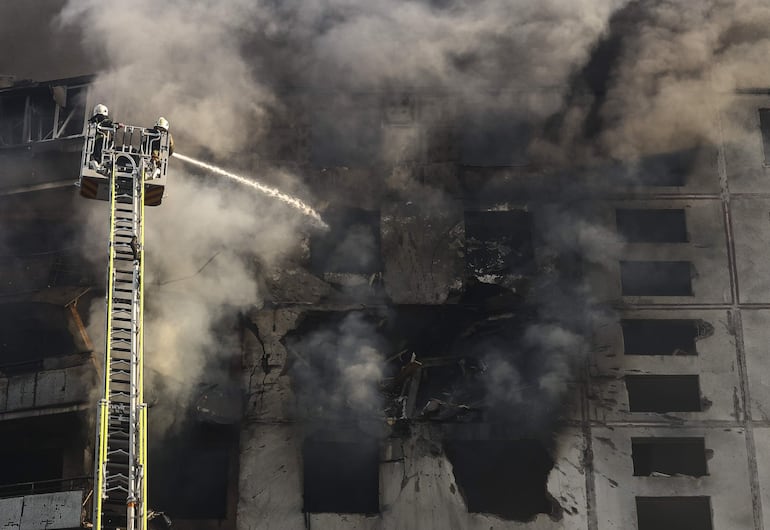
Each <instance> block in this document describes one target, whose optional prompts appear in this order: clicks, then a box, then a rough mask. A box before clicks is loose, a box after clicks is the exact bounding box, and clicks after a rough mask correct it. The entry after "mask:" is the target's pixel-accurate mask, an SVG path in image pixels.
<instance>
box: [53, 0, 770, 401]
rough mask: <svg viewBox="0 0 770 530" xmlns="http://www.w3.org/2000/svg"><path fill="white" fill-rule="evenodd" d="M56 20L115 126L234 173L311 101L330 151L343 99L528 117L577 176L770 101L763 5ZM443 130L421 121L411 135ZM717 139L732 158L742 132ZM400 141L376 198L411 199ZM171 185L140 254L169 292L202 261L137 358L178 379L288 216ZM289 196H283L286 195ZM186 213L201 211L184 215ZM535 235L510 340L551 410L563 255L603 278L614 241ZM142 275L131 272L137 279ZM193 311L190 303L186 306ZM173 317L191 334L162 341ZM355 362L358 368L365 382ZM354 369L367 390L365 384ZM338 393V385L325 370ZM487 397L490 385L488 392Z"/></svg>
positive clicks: (572, 289)
mask: <svg viewBox="0 0 770 530" xmlns="http://www.w3.org/2000/svg"><path fill="white" fill-rule="evenodd" d="M61 21H62V23H63V24H65V25H77V26H82V27H84V28H86V31H84V38H85V41H86V45H87V47H88V49H90V50H93V51H94V53H95V54H96V55H98V56H100V57H104V58H105V60H104V62H105V64H106V65H107V67H106V68H105V70H104V71H103V72H102V73H101V74H100V75H99V77H98V79H97V90H98V91H99V93H101V94H104V97H105V99H106V100H109V101H110V102H111V103H112V105H113V107H114V110H115V113H116V114H117V118H118V119H120V120H125V121H127V122H132V123H147V124H150V123H152V122H153V121H154V119H155V118H156V117H157V116H158V115H161V114H162V115H164V116H166V117H168V118H169V119H170V120H171V123H172V131H173V132H174V133H175V134H176V136H177V139H178V142H179V144H180V145H182V146H184V145H188V146H191V147H192V146H194V147H195V150H196V151H203V152H208V153H211V154H213V155H215V156H217V157H219V158H220V160H226V161H228V162H230V163H233V164H236V165H239V166H242V165H248V163H247V162H246V161H244V159H245V158H246V157H241V156H239V153H243V152H244V151H245V150H246V149H248V148H249V147H251V146H254V145H256V144H258V143H259V142H260V140H261V139H262V138H263V136H261V135H262V134H264V132H265V131H266V130H268V128H269V127H270V119H271V117H273V116H275V117H277V119H281V118H282V117H286V116H289V115H291V110H292V109H291V107H292V105H293V104H295V103H296V102H298V101H299V102H300V103H303V104H304V105H305V107H304V109H303V110H305V111H307V110H310V109H314V105H315V103H316V101H317V100H316V98H317V91H324V90H325V91H330V92H333V93H334V96H333V98H332V99H334V100H336V101H337V102H339V101H341V102H342V104H340V108H342V109H348V110H347V111H342V112H340V113H337V114H335V113H334V112H331V113H330V115H329V116H327V118H325V119H326V120H327V121H330V122H332V123H334V124H336V125H339V126H340V131H341V132H340V135H341V137H342V138H345V137H347V138H350V137H354V138H367V136H365V135H364V132H365V131H364V129H365V127H362V126H361V125H360V124H358V123H357V121H356V120H355V119H350V117H349V116H348V114H347V113H346V112H357V111H356V109H357V108H358V107H356V101H357V99H356V98H357V97H358V96H359V95H360V94H362V93H366V92H369V91H372V92H378V91H383V92H400V91H406V92H408V91H422V92H424V93H431V92H432V91H435V92H436V93H440V94H449V95H451V96H452V97H453V98H454V99H453V100H452V105H454V106H455V108H454V110H453V114H452V116H451V117H450V118H449V120H450V121H451V120H456V119H457V117H458V116H462V115H463V114H466V113H469V114H475V115H481V116H499V115H506V116H511V117H512V119H524V120H526V121H527V122H528V123H529V125H530V128H531V129H532V130H533V131H534V132H533V135H532V141H531V145H529V146H528V147H529V150H528V151H529V155H530V156H531V158H532V162H534V163H536V164H537V163H541V162H545V163H549V164H554V163H557V164H558V163H561V164H562V165H563V167H574V166H575V165H590V164H593V165H594V167H598V168H599V169H598V171H603V169H602V168H604V167H605V166H604V165H603V164H605V163H606V162H608V161H616V160H620V159H623V160H629V159H630V160H632V161H634V160H644V159H645V158H647V157H652V156H655V155H658V154H661V153H667V152H670V151H676V150H681V149H690V148H697V147H700V146H703V145H706V146H709V145H713V144H714V143H715V141H716V138H717V135H716V131H718V129H719V127H721V126H722V125H721V124H720V123H719V120H718V119H717V116H718V114H717V111H722V110H726V109H728V108H729V107H730V105H731V103H732V100H733V97H732V96H731V94H732V92H733V91H734V89H736V88H738V87H747V86H748V87H752V86H770V73H768V70H767V69H763V68H760V67H757V65H761V64H763V62H764V59H765V58H766V57H768V56H770V53H768V52H770V39H769V38H768V37H770V29H768V28H770V8H768V7H767V6H766V5H765V3H764V2H763V0H740V1H738V2H726V3H725V2H719V1H716V0H713V1H709V2H694V1H683V2H666V1H656V2H640V1H624V0H582V1H571V0H550V1H545V2H523V1H519V2H510V1H505V0H481V1H477V2H469V1H464V0H378V1H374V0H367V1H363V2H353V1H350V0H326V1H299V0H289V1H286V2H272V1H263V2H250V1H247V0H230V1H222V2H213V1H209V2H202V3H196V4H194V5H191V4H190V3H189V2H183V1H181V0H171V1H168V2H164V3H161V4H158V3H157V2H151V1H150V0H140V1H138V2H133V3H131V4H125V3H118V2H117V1H108V2H104V1H97V0H71V1H70V2H69V3H68V5H67V7H66V8H65V9H64V11H63V12H62V14H61ZM297 87H299V88H297ZM289 93H291V94H292V97H294V96H298V94H299V96H301V97H299V96H298V97H297V99H290V98H289V96H288V95H287V94H289ZM303 98H304V99H303ZM439 114H441V113H439ZM444 118H446V117H445V116H443V115H440V116H438V117H436V116H427V115H426V116H424V120H425V123H424V124H423V125H422V126H423V127H427V128H428V134H427V136H430V133H431V132H432V131H431V127H432V126H433V125H435V123H434V121H435V122H438V121H440V120H441V119H444ZM348 122H350V124H349V125H348ZM340 124H342V125H340ZM318 126H319V127H323V126H324V124H323V123H319V124H318ZM375 126H379V125H378V124H375ZM330 130H335V129H334V128H333V127H331V128H330ZM723 133H726V134H727V137H728V142H735V143H740V142H741V140H742V139H743V138H744V137H745V135H747V134H749V131H747V130H742V129H736V130H732V129H730V130H726V131H723ZM330 137H331V138H333V136H330ZM180 140H182V141H180ZM396 144H397V142H396ZM416 144H417V142H411V141H407V142H406V145H405V146H401V145H395V146H394V145H393V144H392V143H390V142H389V141H387V140H385V141H383V142H382V145H380V146H377V147H378V149H379V150H380V151H381V152H380V153H379V158H378V159H377V163H382V164H383V166H384V174H385V175H386V179H387V181H388V185H389V186H391V187H395V188H402V189H405V190H407V191H408V192H409V193H413V192H414V191H415V190H414V186H413V180H414V175H413V174H412V171H411V168H410V167H408V166H409V164H408V163H407V162H408V160H409V159H410V157H411V156H413V153H412V151H413V150H415V149H416V147H415V145H416ZM180 150H181V149H180ZM330 165H331V164H330ZM172 169H173V170H174V171H176V170H177V169H176V168H174V167H173V166H172ZM248 169H254V168H253V167H250V168H248ZM660 170H661V171H665V170H666V168H665V167H663V168H660ZM281 175H282V176H281V177H280V178H278V179H277V180H276V182H279V183H285V182H286V181H287V178H289V177H287V174H285V173H282V174H281ZM181 181H182V179H181V178H180V179H175V181H174V183H173V186H170V193H171V194H172V195H171V196H170V197H169V200H168V201H167V204H165V205H164V206H162V207H161V208H160V209H159V210H158V216H163V217H167V219H166V221H167V222H166V223H164V222H150V223H149V224H148V230H149V232H150V233H149V234H148V249H150V250H152V249H153V245H159V247H158V248H161V247H160V246H162V248H163V251H162V252H163V253H164V254H165V253H168V256H167V257H166V258H165V259H166V261H163V260H160V261H156V262H155V266H156V267H157V269H156V270H155V271H154V272H153V274H156V275H157V276H156V278H155V280H156V281H157V282H160V283H162V282H164V281H166V282H168V281H169V280H171V279H174V278H176V277H178V276H177V274H176V272H177V271H179V272H180V274H181V276H184V275H185V274H186V273H187V272H191V273H192V272H195V270H196V265H197V266H202V265H203V264H205V263H206V261H207V260H208V259H209V258H212V257H213V259H212V261H211V262H210V263H209V264H208V265H207V266H206V267H205V268H204V269H202V271H201V272H200V273H197V276H196V277H197V278H198V280H200V282H197V281H196V286H195V287H192V288H190V289H187V287H186V282H190V281H192V280H185V281H184V282H181V281H180V282H178V283H171V284H169V283H166V284H165V285H162V286H161V287H160V289H159V293H160V292H163V289H168V290H171V289H172V288H176V287H181V286H182V285H185V288H184V289H181V290H180V293H179V296H182V297H183V299H177V298H175V297H174V295H173V292H170V293H169V294H168V295H166V294H164V295H162V296H159V297H158V301H157V303H156V305H154V306H153V307H152V311H154V312H155V313H154V314H155V315H156V316H157V317H158V320H159V321H160V325H159V327H158V328H156V329H157V331H154V332H153V336H151V337H148V348H153V347H158V348H159V349H160V345H161V344H164V347H163V348H162V349H164V351H168V352H169V353H168V355H169V360H168V362H169V363H172V362H175V361H172V359H171V358H172V356H174V355H181V356H182V357H181V359H182V361H181V362H184V361H183V359H184V357H183V356H184V355H189V350H190V349H197V350H198V351H199V352H200V355H201V358H203V357H205V356H206V355H208V351H209V350H211V349H216V347H217V344H218V342H217V340H216V337H215V335H213V334H210V333H209V334H206V333H205V332H203V331H202V330H208V329H209V328H208V326H207V325H206V322H209V321H210V319H211V318H213V317H215V316H216V315H217V314H218V312H219V311H220V310H222V308H225V307H227V306H230V305H235V306H239V307H240V306H243V305H247V304H249V303H257V302H258V300H259V297H258V294H257V293H256V292H255V291H256V285H255V283H254V280H253V277H254V271H253V269H251V268H250V266H249V263H248V260H246V261H244V257H243V256H244V255H257V256H259V258H260V260H264V259H266V260H267V261H268V262H269V261H270V259H271V258H270V256H279V255H280V254H281V253H282V252H284V251H285V250H286V249H287V248H288V246H290V245H291V241H292V240H293V237H292V230H293V229H292V228H291V227H292V226H293V223H294V221H293V219H294V218H293V217H292V218H287V220H289V222H288V224H287V223H284V224H282V223H279V222H276V221H275V220H274V219H271V220H269V221H268V219H270V218H269V216H268V215H267V214H266V213H265V212H264V210H263V209H262V207H259V208H257V207H254V206H250V205H249V204H245V203H247V202H248V201H247V200H246V198H245V197H239V198H237V199H236V198H235V197H233V200H232V201H231V200H223V197H224V195H222V194H223V193H224V192H222V190H221V189H219V186H216V185H211V186H207V187H203V188H201V187H200V186H198V185H193V184H189V186H191V189H189V190H187V191H185V186H188V184H184V185H183V184H180V182H181ZM296 182H297V181H293V182H291V183H290V184H287V185H289V186H290V188H291V189H296ZM377 184H380V183H377ZM419 191H420V195H419V202H421V203H425V204H428V203H430V202H431V200H433V199H434V198H435V197H441V194H440V193H439V192H438V191H437V190H433V189H431V188H430V187H421V188H420V189H419ZM573 191H574V190H570V189H566V190H563V194H562V196H558V197H553V200H554V202H559V201H565V202H566V201H569V200H571V199H572V198H573V197H572V196H570V195H571V194H572V193H573ZM580 192H581V193H583V194H585V193H587V192H586V191H585V190H580ZM204 195H205V196H206V197H205V198H204V197H203V196H204ZM174 196H177V197H179V196H181V197H183V200H179V201H178V202H177V199H176V198H175V197H174ZM347 199H348V200H350V201H353V202H354V203H355V199H356V198H355V197H348V198H347ZM254 200H255V201H256V200H257V199H256V198H255V199H254ZM197 201H209V202H206V203H205V204H203V207H202V208H201V209H198V208H196V207H195V206H193V205H194V204H196V202H197ZM436 204H442V201H440V200H439V201H436ZM191 212H193V213H191ZM203 212H205V213H206V216H205V217H204V215H203ZM181 220H184V222H179V223H176V221H181ZM152 221H154V220H152ZM185 223H192V224H185ZM252 223H253V224H252ZM190 226H196V227H198V230H197V231H192V230H191V229H190ZM254 226H258V227H260V229H259V230H256V231H255V230H254V228H253V227H254ZM183 234H194V236H193V237H183ZM245 234H251V237H248V236H246V235H245ZM543 237H544V238H545V239H546V240H548V245H549V246H550V248H552V249H554V251H555V253H556V254H558V255H559V257H556V258H554V263H556V265H554V267H555V268H557V269H558V268H561V269H564V273H563V274H562V272H560V273H559V274H560V275H561V276H562V277H561V279H560V280H559V281H558V282H550V281H548V280H543V281H542V282H536V285H535V287H534V293H533V295H532V296H533V300H534V301H535V303H536V304H537V305H538V308H539V314H540V315H541V317H540V318H541V321H540V322H538V323H537V324H535V325H534V326H533V327H532V329H531V331H529V332H527V333H526V334H525V339H524V340H525V343H526V345H527V346H526V347H527V349H529V350H532V351H537V350H541V351H542V355H541V356H540V357H542V358H543V359H547V360H546V361H544V362H543V365H542V368H541V369H540V370H539V371H538V372H537V377H536V384H537V385H538V386H539V387H542V388H543V389H544V392H546V393H548V395H556V394H557V393H558V392H554V391H552V389H557V388H558V387H559V385H561V384H562V383H563V382H565V380H566V378H568V376H569V373H570V369H571V367H572V366H573V365H574V361H575V359H574V358H571V357H570V355H571V353H572V352H574V351H579V350H584V349H585V344H584V342H583V339H582V337H581V333H580V323H578V322H576V321H575V319H576V315H577V316H580V317H584V316H585V314H586V313H585V310H586V308H587V307H590V306H591V303H592V302H593V299H592V295H591V293H590V292H589V291H588V290H587V288H586V285H585V284H584V283H583V282H582V281H581V280H579V279H577V276H570V274H571V272H570V271H567V270H566V269H569V263H568V262H569V260H570V259H573V258H574V259H576V260H577V259H578V257H580V258H581V259H584V260H587V261H588V262H589V263H591V264H595V265H599V266H601V265H602V264H604V263H609V262H611V261H613V260H615V259H617V255H618V249H619V248H620V243H619V242H617V241H616V240H614V238H613V237H611V236H610V235H608V234H606V233H604V232H603V231H602V230H601V229H599V228H597V227H595V226H593V225H592V224H591V223H590V222H589V221H587V220H586V219H585V217H584V216H582V215H580V214H575V213H571V214H569V215H564V216H561V215H556V216H554V218H553V219H552V220H551V222H550V224H549V226H548V227H547V228H546V229H545V232H544V235H543ZM343 243H344V247H345V251H346V253H349V254H353V255H354V254H356V253H357V252H356V248H357V247H360V248H361V250H362V251H361V252H358V254H360V255H366V253H367V252H369V251H370V250H371V249H370V248H369V241H368V240H367V239H366V238H360V237H357V236H356V234H352V235H351V236H350V239H349V240H346V241H344V242H343ZM217 251H219V254H216V252H217ZM244 251H245V253H244ZM215 254H216V256H215ZM172 256H173V257H172ZM155 259H158V258H157V257H154V256H148V265H151V264H152V260H155ZM560 260H561V261H560ZM149 270H151V268H150V269H149ZM183 271H184V272H183ZM220 276H225V277H226V278H221V279H220ZM578 276H579V275H578ZM220 282H221V283H220ZM193 295H194V299H195V300H196V302H195V303H192V302H190V299H191V298H186V300H187V301H184V299H185V297H193ZM160 299H163V300H162V301H161V300H160ZM171 301H176V302H178V304H177V305H175V304H173V303H171ZM167 302H168V303H167ZM196 304H197V305H196ZM183 309H184V310H183ZM180 318H183V319H186V321H187V322H188V324H186V325H185V327H189V328H191V329H192V328H194V329H195V330H196V331H199V332H203V333H204V334H203V336H201V334H200V333H198V334H197V335H196V334H195V333H193V334H190V335H188V334H187V333H186V332H184V331H183V330H184V329H185V328H182V329H175V327H174V326H176V325H177V324H176V323H175V322H176V320H177V319H180ZM156 325H158V324H157V323H156V322H153V323H152V326H156ZM328 332H329V333H330V334H332V336H340V335H341V336H343V337H344V336H346V332H343V331H341V330H338V329H330V330H328ZM353 336H355V333H354V334H353ZM335 340H337V339H335ZM316 342H318V341H316V340H314V344H315V343H316ZM321 342H323V341H321ZM153 343H154V344H153ZM193 343H194V344H193ZM319 344H320V343H319ZM319 347H320V346H319ZM353 350H355V351H359V350H357V349H356V348H353ZM360 351H364V350H360ZM367 351H368V350H367ZM495 355H496V353H494V352H492V353H490V359H492V360H493V361H494V360H495V359H496V357H495ZM551 355H552V356H553V357H551ZM364 357H365V358H362V359H359V360H360V361H361V362H362V363H363V365H364V366H369V364H368V363H367V357H366V356H364ZM357 363H358V361H355V362H354V363H353V366H358V364H357ZM508 368H510V370H508V371H507V372H506V371H505V370H507V369H508ZM508 368H506V367H505V366H503V367H501V368H500V370H501V371H500V377H503V375H505V374H508V375H505V377H503V381H504V382H506V381H508V380H510V381H514V380H516V378H517V377H521V374H517V373H516V372H515V370H516V367H515V366H513V365H511V366H510V367H508ZM364 372H365V373H364V375H363V376H362V377H363V380H366V381H369V380H370V377H369V376H370V375H372V374H373V373H374V372H375V371H374V370H372V371H370V370H369V369H368V368H367V369H366V370H364ZM339 377H340V378H341V379H340V380H341V381H344V378H345V376H344V374H343V373H342V372H341V373H340V375H339ZM506 384H507V383H506ZM529 384H532V382H531V381H530V383H529ZM498 386H500V385H494V384H493V385H492V387H491V389H492V394H493V395H497V394H496V392H495V391H494V389H495V388H496V387H498ZM503 397H504V398H505V396H504V394H503ZM505 399H511V400H514V397H510V396H509V397H507V398H505Z"/></svg>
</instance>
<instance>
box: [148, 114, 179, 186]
mask: <svg viewBox="0 0 770 530" xmlns="http://www.w3.org/2000/svg"><path fill="white" fill-rule="evenodd" d="M168 128H169V123H168V120H167V119H166V118H164V117H163V116H161V117H160V118H158V121H157V122H155V127H153V129H154V130H155V131H157V132H159V133H160V132H165V133H167V134H168V156H171V155H173V154H174V138H173V137H172V136H171V133H170V132H168ZM150 152H151V154H152V161H153V162H154V163H155V170H154V171H153V174H152V178H154V179H155V178H158V177H160V168H161V162H160V134H159V135H158V137H157V138H153V139H152V140H151V141H150Z"/></svg>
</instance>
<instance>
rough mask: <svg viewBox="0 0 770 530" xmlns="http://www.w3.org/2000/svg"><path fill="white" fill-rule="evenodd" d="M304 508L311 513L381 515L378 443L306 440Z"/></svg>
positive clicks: (304, 446) (303, 450) (370, 441)
mask: <svg viewBox="0 0 770 530" xmlns="http://www.w3.org/2000/svg"><path fill="white" fill-rule="evenodd" d="M302 456H303V476H304V490H303V498H304V507H303V510H304V511H305V512H310V513H362V514H375V513H379V512H380V476H379V474H380V471H379V469H380V463H379V444H378V442H377V441H376V440H358V441H356V442H330V441H320V440H314V439H307V440H305V442H304V444H303V446H302Z"/></svg>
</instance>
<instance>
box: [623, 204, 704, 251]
mask: <svg viewBox="0 0 770 530" xmlns="http://www.w3.org/2000/svg"><path fill="white" fill-rule="evenodd" d="M663 212H665V213H663ZM635 215H636V216H638V217H641V218H643V217H645V216H647V217H656V216H666V215H667V216H669V219H667V220H666V221H667V222H668V223H667V224H670V223H672V222H676V223H679V221H680V220H681V226H676V229H677V230H676V232H677V234H676V235H677V236H682V237H681V238H678V237H677V238H675V239H674V238H672V239H666V238H663V237H661V238H659V239H657V240H656V239H655V238H654V237H653V238H649V237H648V238H643V237H641V236H642V231H641V230H634V229H635V228H636V226H643V225H644V224H645V222H644V221H645V219H637V220H638V221H642V222H639V223H637V224H634V223H633V222H632V220H633V217H634V216H635ZM647 221H648V219H647ZM615 229H616V232H617V234H618V235H619V236H620V237H622V238H623V239H624V240H625V241H626V242H627V243H629V244H656V245H659V244H682V243H690V234H689V231H688V230H687V209H686V208H621V207H617V208H615ZM634 232H636V233H634ZM651 233H652V234H655V233H656V232H651ZM670 233H671V232H660V234H663V235H666V234H670ZM648 235H649V234H648Z"/></svg>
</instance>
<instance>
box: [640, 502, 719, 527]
mask: <svg viewBox="0 0 770 530" xmlns="http://www.w3.org/2000/svg"><path fill="white" fill-rule="evenodd" d="M636 518H637V522H638V528H639V530H682V529H684V528H686V529H687V530H712V529H713V526H712V524H711V500H710V498H709V497H637V498H636Z"/></svg>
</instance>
